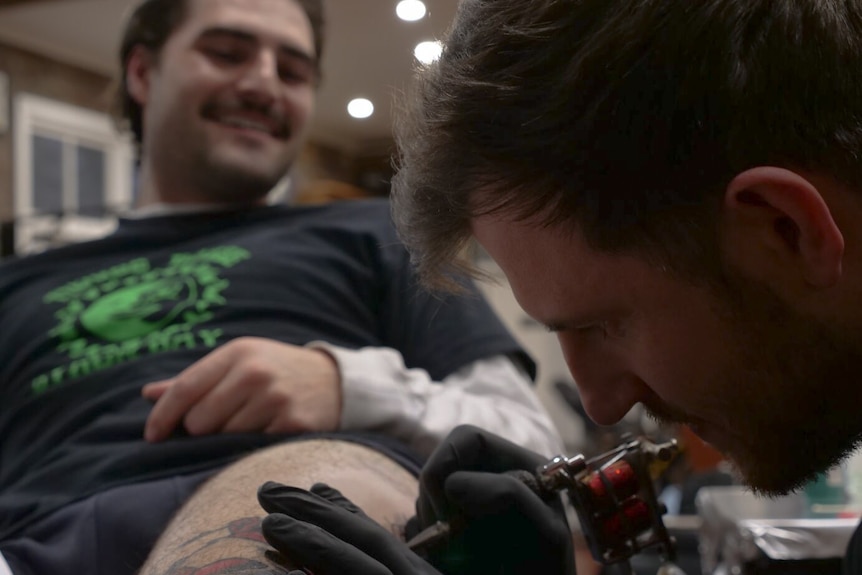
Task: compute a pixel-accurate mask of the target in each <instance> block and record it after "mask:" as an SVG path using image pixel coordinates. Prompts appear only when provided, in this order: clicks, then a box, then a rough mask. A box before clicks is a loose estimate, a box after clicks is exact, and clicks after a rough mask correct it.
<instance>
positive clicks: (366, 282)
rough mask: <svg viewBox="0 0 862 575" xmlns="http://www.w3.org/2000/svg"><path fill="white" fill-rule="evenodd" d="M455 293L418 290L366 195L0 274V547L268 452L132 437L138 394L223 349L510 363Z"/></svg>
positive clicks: (480, 315)
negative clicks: (137, 491) (79, 504)
mask: <svg viewBox="0 0 862 575" xmlns="http://www.w3.org/2000/svg"><path fill="white" fill-rule="evenodd" d="M469 290H470V292H469V293H468V294H467V295H461V296H458V297H454V296H446V297H443V298H441V297H440V296H439V295H432V294H429V293H427V292H425V291H424V290H422V289H421V287H420V286H418V284H417V279H416V277H415V276H414V275H413V273H412V271H411V267H410V264H409V256H408V254H407V253H406V251H405V250H404V248H403V247H402V246H401V244H400V243H399V242H398V241H397V238H396V235H395V233H394V230H393V228H392V225H391V221H390V216H389V204H388V202H386V201H376V200H372V201H350V202H342V203H336V204H331V205H328V206H320V207H288V206H270V207H261V208H255V209H252V210H244V211H241V212H224V213H216V214H194V215H185V216H168V217H154V218H148V219H142V220H124V221H122V222H121V224H120V227H119V229H118V230H117V232H116V233H114V234H112V235H111V236H109V237H107V238H104V239H101V240H97V241H93V242H87V243H83V244H78V245H72V246H68V247H64V248H60V249H56V250H52V251H50V252H46V253H43V254H39V255H36V256H32V257H27V258H23V259H20V260H16V261H12V262H9V263H7V264H5V265H3V266H0V326H2V328H0V406H2V407H0V539H2V538H4V537H5V536H8V535H10V534H12V533H13V532H17V531H18V530H20V529H21V528H22V527H23V526H24V525H26V524H27V523H28V522H30V521H32V520H33V519H35V518H36V517H39V516H42V515H44V514H45V513H48V512H50V511H52V510H54V509H56V508H58V507H60V506H62V505H65V504H67V503H69V502H71V501H73V500H76V499H79V498H81V497H84V496H87V495H89V494H92V493H94V492H98V491H102V490H104V489H107V488H110V487H113V486H117V485H122V484H128V483H133V482H139V481H146V480H151V479H156V478H159V477H165V476H169V475H176V474H182V473H189V472H192V471H196V470H199V469H203V468H208V467H214V466H218V465H223V464H225V463H227V462H229V461H230V460H232V459H234V458H236V457H237V456H239V455H241V454H243V453H246V452H248V451H249V450H251V449H255V448H258V447H261V446H264V445H267V444H270V443H272V442H274V441H277V440H279V439H283V437H278V436H264V435H261V434H218V435H211V436H204V437H189V436H186V435H184V434H183V433H182V432H181V431H180V430H178V431H177V432H176V433H175V434H174V436H173V437H172V439H170V440H169V441H165V442H162V443H157V444H148V443H146V442H145V441H144V440H143V438H142V432H143V427H144V423H145V421H146V418H147V415H148V414H149V412H150V409H151V407H152V406H151V403H150V402H149V401H146V400H144V399H142V398H141V396H140V389H141V386H143V385H144V384H145V383H148V382H153V381H158V380H161V379H165V378H169V377H172V376H174V375H176V374H177V373H179V372H180V371H182V370H183V369H184V368H186V367H187V366H189V365H191V364H192V363H193V362H194V361H196V360H198V359H200V358H202V357H204V356H205V355H206V354H207V353H209V352H210V351H212V349H213V348H215V347H217V346H219V345H221V344H223V343H225V342H226V341H229V340H231V339H234V338H237V337H242V336H258V337H265V338H270V339H273V340H278V341H281V342H285V343H291V344H296V345H303V344H306V343H308V342H310V341H316V340H321V341H326V342H329V343H331V344H334V345H338V346H343V347H347V348H359V347H363V346H384V347H391V348H394V349H397V350H398V351H399V352H400V353H401V354H402V355H403V357H404V360H405V363H406V365H407V367H410V368H422V369H425V370H426V371H428V373H429V374H430V375H431V376H432V378H434V379H435V380H440V379H442V378H444V377H445V376H447V375H449V374H451V373H452V372H454V371H455V370H457V369H458V368H460V367H462V366H464V365H466V364H468V363H470V362H471V361H474V360H477V359H480V358H483V357H488V356H491V355H496V354H520V353H522V352H521V351H520V349H519V348H518V346H517V344H516V343H515V342H514V340H513V339H512V338H511V336H510V335H509V334H508V333H507V332H506V330H505V329H504V328H503V326H502V324H501V323H500V321H499V320H498V319H497V317H496V316H495V315H494V314H493V313H492V311H491V309H490V308H489V306H488V305H487V303H486V302H485V301H484V300H483V299H482V298H481V297H480V296H479V295H478V293H477V292H476V291H475V288H474V287H473V286H472V285H470V286H469Z"/></svg>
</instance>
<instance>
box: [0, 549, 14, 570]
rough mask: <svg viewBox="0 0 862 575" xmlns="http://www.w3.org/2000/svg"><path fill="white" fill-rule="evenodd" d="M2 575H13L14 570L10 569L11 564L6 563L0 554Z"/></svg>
mask: <svg viewBox="0 0 862 575" xmlns="http://www.w3.org/2000/svg"><path fill="white" fill-rule="evenodd" d="M0 575H12V570H11V569H10V568H9V564H8V563H6V560H5V559H3V554H2V553H0Z"/></svg>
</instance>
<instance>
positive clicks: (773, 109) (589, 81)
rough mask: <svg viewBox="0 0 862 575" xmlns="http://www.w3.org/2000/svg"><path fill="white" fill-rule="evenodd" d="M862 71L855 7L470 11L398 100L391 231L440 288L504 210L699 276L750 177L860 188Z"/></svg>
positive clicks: (800, 1)
mask: <svg viewBox="0 0 862 575" xmlns="http://www.w3.org/2000/svg"><path fill="white" fill-rule="evenodd" d="M859 70H862V3H860V2H857V1H851V0H698V1H675V0H532V1H530V2H525V1H524V0H464V1H463V2H462V3H461V5H460V7H459V10H458V14H457V17H456V20H455V23H454V24H453V27H452V28H451V30H450V32H449V34H448V38H447V40H446V42H445V48H444V50H443V54H442V56H441V58H440V59H439V60H438V62H436V63H435V64H433V65H431V66H429V67H427V68H424V69H422V70H420V71H419V72H418V73H417V77H416V80H415V84H414V86H413V88H412V90H411V92H410V93H409V94H408V96H407V97H406V98H405V99H404V101H403V108H404V109H403V111H402V113H401V116H400V119H399V121H398V125H397V128H396V138H397V143H398V150H399V155H398V158H397V159H396V161H397V163H398V168H399V172H398V174H397V176H396V178H395V179H394V181H393V212H394V217H395V219H396V224H397V226H398V228H399V232H400V234H401V236H402V238H403V240H404V241H405V243H406V244H407V246H408V248H409V249H410V250H411V253H412V255H413V258H414V262H415V263H416V264H417V266H418V268H419V272H420V274H421V275H422V277H423V278H424V280H425V281H426V283H428V284H430V285H440V284H444V283H445V275H444V274H443V273H442V272H444V271H445V270H446V268H447V267H449V265H450V264H451V263H452V262H453V261H454V262H455V264H456V267H459V266H460V267H461V268H463V269H467V270H468V271H470V266H469V264H468V262H465V260H464V259H463V258H461V259H459V254H461V253H462V251H461V250H462V248H463V247H464V246H465V244H466V243H467V241H468V239H469V237H470V221H471V219H472V218H474V217H476V216H477V215H479V214H483V213H490V212H494V211H500V210H501V211H503V212H505V213H506V214H508V215H510V216H514V217H515V218H516V219H523V218H529V217H536V218H538V219H537V221H538V222H539V223H540V225H556V224H561V223H564V224H566V225H567V226H569V224H570V229H572V230H577V231H578V232H579V233H582V234H583V236H584V238H585V239H586V241H587V242H588V243H589V244H590V245H591V247H593V248H594V249H601V250H604V251H607V252H627V253H633V254H637V255H639V256H643V257H646V258H648V259H650V260H653V261H655V262H657V263H659V264H661V265H662V266H665V267H668V268H670V269H672V270H674V271H677V272H680V273H682V274H684V275H693V276H697V275H698V274H703V273H704V270H705V268H706V267H710V266H715V265H719V264H718V255H717V235H716V233H717V232H716V223H717V214H718V210H719V206H720V202H721V198H722V195H723V191H724V189H725V187H726V185H727V183H728V182H729V181H730V180H731V179H732V178H733V176H734V175H736V174H737V173H739V172H741V171H743V170H745V169H747V168H750V167H754V166H757V165H777V166H783V167H788V168H793V169H800V170H802V169H806V170H819V171H822V172H826V173H828V174H830V175H831V176H833V177H835V178H837V179H839V180H841V181H844V182H846V183H849V184H851V185H857V186H858V185H859V182H860V181H862V180H860V176H862V75H860V74H859V73H858V71H859ZM477 190H480V191H481V193H476V191H477ZM547 257H554V254H547Z"/></svg>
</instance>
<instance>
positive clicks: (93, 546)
mask: <svg viewBox="0 0 862 575" xmlns="http://www.w3.org/2000/svg"><path fill="white" fill-rule="evenodd" d="M321 436H322V437H329V436H327V435H326V434H323V435H321ZM321 436H317V437H321ZM332 437H333V438H335V439H340V440H344V441H351V442H353V443H359V444H361V445H365V446H368V447H371V448H373V449H375V450H376V451H378V452H379V453H382V454H384V455H386V456H388V457H390V458H391V459H393V460H394V461H396V462H397V463H399V464H400V465H401V466H402V467H404V468H405V469H406V470H407V471H409V472H411V473H413V474H414V475H416V476H418V474H419V469H420V463H419V460H418V458H417V457H416V456H415V454H413V453H412V452H411V451H410V450H408V449H406V448H404V447H403V446H402V445H400V444H398V443H397V442H394V441H387V440H386V439H382V438H380V437H374V436H364V435H351V436H344V435H341V434H338V435H335V436H332ZM304 438H305V439H308V438H309V437H308V436H305V437H304ZM218 471H219V469H214V470H209V471H203V472H200V473H196V474H192V475H183V476H178V477H171V478H167V479H161V480H157V481H150V482H146V483H138V484H134V485H126V486H123V487H117V488H114V489H111V490H109V491H105V492H103V493H99V494H98V495H94V496H92V497H89V498H87V499H83V500H81V501H78V502H76V503H73V504H71V505H67V506H66V507H64V508H62V509H60V510H59V511H57V512H55V513H53V514H51V515H49V516H47V517H45V518H43V519H41V520H39V521H37V522H36V523H34V524H32V525H30V526H29V527H28V528H27V529H25V531H24V533H23V534H22V536H20V537H17V538H15V539H11V540H8V541H3V542H0V553H2V554H3V557H4V558H5V559H6V562H7V563H8V564H9V567H10V568H11V569H12V573H13V575H133V574H134V573H137V571H138V569H140V567H141V566H142V565H143V563H144V561H145V560H146V558H147V556H148V555H149V552H150V549H152V547H153V545H155V542H156V540H157V539H158V538H159V536H160V535H161V533H162V531H163V530H164V529H165V527H166V526H167V524H168V522H169V521H170V519H171V517H173V515H174V513H175V512H176V511H177V510H178V509H179V508H180V506H182V504H183V503H184V502H185V501H186V500H187V499H188V498H189V497H190V496H191V495H192V493H194V491H195V490H196V489H197V488H198V487H199V486H200V485H201V484H202V483H203V482H204V481H206V480H207V479H208V478H210V477H212V476H213V475H215V474H216V473H218ZM255 488H256V486H255Z"/></svg>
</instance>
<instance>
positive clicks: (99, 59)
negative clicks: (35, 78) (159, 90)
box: [0, 0, 458, 153]
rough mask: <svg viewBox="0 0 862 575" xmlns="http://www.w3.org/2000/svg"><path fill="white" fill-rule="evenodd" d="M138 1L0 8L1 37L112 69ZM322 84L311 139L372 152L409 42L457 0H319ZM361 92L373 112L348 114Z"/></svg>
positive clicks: (405, 68) (408, 60)
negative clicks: (414, 2) (418, 11)
mask: <svg viewBox="0 0 862 575" xmlns="http://www.w3.org/2000/svg"><path fill="white" fill-rule="evenodd" d="M136 2H137V0H45V1H43V2H34V3H30V4H20V5H13V6H10V7H6V8H0V42H3V43H7V44H11V45H14V46H18V47H21V48H26V49H29V50H31V51H34V52H38V53H40V54H44V55H47V56H51V57H54V58H57V59H59V60H63V61H66V62H69V63H72V64H76V65H78V66H81V67H84V68H86V69H89V70H92V71H95V72H100V73H103V74H107V75H112V74H114V71H115V63H114V60H115V53H116V45H117V43H118V42H119V35H120V30H121V26H122V23H123V21H124V18H125V16H126V14H127V13H128V11H129V10H130V6H133V5H134V4H135V3H136ZM325 2H326V14H327V31H326V34H327V40H326V46H325V48H324V58H323V73H324V83H323V85H322V87H321V89H320V93H319V99H318V109H317V117H316V118H315V122H314V127H313V130H312V137H313V138H314V139H315V140H316V141H318V142H321V143H325V144H329V145H333V146H337V147H339V148H342V149H344V150H346V151H352V152H358V153H361V152H363V151H368V152H376V151H379V147H380V145H381V144H383V143H388V141H389V136H390V130H391V129H390V127H391V109H392V99H393V96H394V94H395V93H396V91H397V90H399V89H401V88H403V87H404V86H405V85H406V83H407V81H408V80H409V78H410V75H411V74H412V70H413V67H414V66H415V65H416V61H415V60H414V58H413V47H414V46H415V45H416V44H417V43H419V42H420V41H423V40H433V39H437V38H440V37H441V36H442V35H443V33H444V32H445V30H446V28H447V27H448V25H449V22H450V21H451V20H452V17H453V16H454V13H455V8H456V6H457V4H458V0H424V2H425V4H426V5H427V6H428V14H427V15H426V16H425V18H424V19H423V20H420V21H418V22H403V21H401V20H399V19H398V17H397V16H396V15H395V5H396V4H397V0H325ZM358 96H361V97H365V98H368V99H370V100H371V101H373V102H374V104H375V108H376V111H375V114H374V115H373V116H372V117H371V118H368V119H366V120H354V119H353V118H351V117H350V116H348V114H347V103H348V102H349V101H350V100H351V99H352V98H354V97H358Z"/></svg>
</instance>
